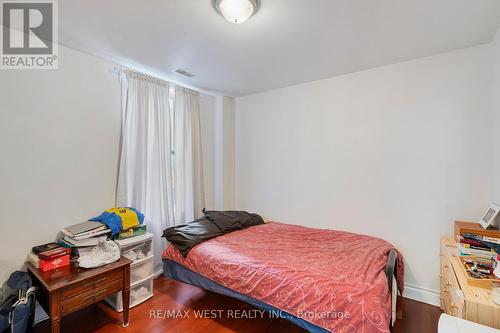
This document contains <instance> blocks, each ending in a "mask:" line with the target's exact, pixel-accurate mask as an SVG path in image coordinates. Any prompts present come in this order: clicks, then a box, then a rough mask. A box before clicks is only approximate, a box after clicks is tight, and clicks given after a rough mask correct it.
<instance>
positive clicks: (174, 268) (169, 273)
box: [163, 250, 398, 333]
mask: <svg viewBox="0 0 500 333" xmlns="http://www.w3.org/2000/svg"><path fill="white" fill-rule="evenodd" d="M397 267H398V255H397V252H396V250H391V251H390V252H389V257H388V259H387V265H386V268H385V274H386V277H387V286H388V287H389V294H390V297H391V304H392V306H391V312H392V316H391V319H392V320H391V322H390V323H389V325H390V328H389V329H390V331H391V332H393V326H394V322H395V320H396V304H397V296H398V290H397V284H396V282H395V281H397V274H398V273H397ZM163 275H164V276H165V277H167V278H170V279H174V280H177V281H180V282H183V283H187V284H190V285H193V286H196V287H200V288H202V289H205V290H208V291H211V292H214V293H218V294H222V295H226V296H229V297H232V298H236V299H239V300H241V301H243V302H246V303H248V304H251V305H253V306H255V307H257V308H259V309H262V310H266V311H269V312H271V313H280V314H281V316H282V317H281V318H284V319H287V320H289V321H291V322H293V323H294V324H296V325H298V326H300V327H302V328H305V329H306V330H308V331H309V332H313V333H328V331H327V330H325V329H324V328H321V327H319V326H316V325H314V324H312V323H310V322H308V321H306V320H304V319H301V318H298V317H296V316H294V315H292V314H289V313H287V312H285V311H282V310H280V309H277V308H275V307H273V306H271V305H269V304H266V303H263V302H261V301H259V300H257V299H254V298H252V297H249V296H247V295H243V294H241V293H238V292H236V291H234V290H232V289H229V288H226V287H224V286H222V285H220V284H218V283H216V282H214V281H212V280H210V279H208V278H206V277H204V276H202V275H200V274H198V273H196V272H193V271H191V270H190V269H188V268H186V267H184V266H183V265H181V264H179V263H177V262H175V261H172V260H169V259H163Z"/></svg>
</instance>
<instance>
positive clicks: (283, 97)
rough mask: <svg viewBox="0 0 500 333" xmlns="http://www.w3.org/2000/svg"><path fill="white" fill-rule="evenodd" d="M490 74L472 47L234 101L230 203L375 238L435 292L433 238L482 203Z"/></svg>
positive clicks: (486, 188) (486, 58)
mask: <svg viewBox="0 0 500 333" xmlns="http://www.w3.org/2000/svg"><path fill="white" fill-rule="evenodd" d="M491 75H492V73H491V47H490V46H480V47H475V48H470V49H465V50H460V51H456V52H453V53H447V54H443V55H438V56H434V57H429V58H423V59H419V60H415V61H410V62H405V63H400V64H395V65H391V66H386V67H381V68H377V69H373V70H367V71H363V72H359V73H354V74H350V75H345V76H341V77H335V78H331V79H327V80H322V81H316V82H311V83H306V84H301V85H297V86H293V87H288V88H284V89H279V90H274V91H270V92H265V93H261V94H256V95H251V96H247V97H242V98H238V99H237V100H236V206H237V207H238V208H241V209H246V210H249V211H255V212H259V213H261V214H263V215H265V216H266V217H269V218H272V219H275V220H279V221H283V222H288V223H295V224H302V225H306V226H311V227H321V228H328V229H339V230H348V231H354V232H358V233H364V234H369V235H373V236H377V237H381V238H384V239H386V240H388V241H390V242H391V243H393V244H394V245H395V246H396V247H397V248H398V249H400V251H401V252H402V254H403V256H404V257H405V260H406V274H405V279H406V283H407V285H409V286H413V287H417V288H423V289H422V290H423V291H424V292H425V291H426V290H431V291H437V290H439V276H438V271H439V267H438V265H439V241H440V236H441V235H450V234H451V233H452V222H453V220H455V219H478V218H479V217H480V215H481V213H482V212H483V211H484V210H485V209H486V207H487V206H488V205H489V203H490V200H491V196H490V190H491V187H490V186H491V185H490V179H491V174H492V173H491V170H492V169H491V168H492V162H493V157H492V155H493V154H492V153H491V150H490V149H491V148H492V142H491V136H490V135H491V133H490V132H489V131H487V130H485V128H488V124H489V111H488V108H489V103H490V100H489V99H488V91H489V90H488V89H489V85H490V84H491ZM410 289H411V288H410ZM431 294H432V297H434V300H435V299H436V296H437V294H436V293H431Z"/></svg>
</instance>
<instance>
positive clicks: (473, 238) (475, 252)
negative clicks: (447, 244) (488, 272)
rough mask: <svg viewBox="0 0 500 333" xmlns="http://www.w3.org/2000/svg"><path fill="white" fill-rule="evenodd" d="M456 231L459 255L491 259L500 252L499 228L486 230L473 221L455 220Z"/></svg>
mask: <svg viewBox="0 0 500 333" xmlns="http://www.w3.org/2000/svg"><path fill="white" fill-rule="evenodd" d="M477 225H478V226H479V224H477ZM455 231H456V240H457V248H458V252H459V255H461V256H474V257H478V258H481V259H488V260H491V259H496V258H497V254H500V235H499V234H498V230H488V229H487V230H485V229H482V228H481V227H480V226H479V227H477V226H476V225H475V224H473V223H465V222H455Z"/></svg>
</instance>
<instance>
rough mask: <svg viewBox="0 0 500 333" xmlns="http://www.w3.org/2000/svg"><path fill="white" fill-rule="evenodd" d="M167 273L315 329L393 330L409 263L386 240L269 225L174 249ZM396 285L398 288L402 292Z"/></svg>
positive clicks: (168, 254) (167, 254)
mask: <svg viewBox="0 0 500 333" xmlns="http://www.w3.org/2000/svg"><path fill="white" fill-rule="evenodd" d="M163 264H164V275H165V276H166V277H167V278H171V279H175V280H178V281H181V282H184V283H188V284H191V285H195V286H199V287H201V288H203V289H206V290H209V291H213V292H216V293H220V294H224V295H228V296H231V297H234V298H237V299H240V300H242V301H245V302H247V303H250V304H252V305H253V306H255V307H257V308H260V309H263V310H266V311H267V313H268V314H269V315H270V316H272V317H280V318H286V319H288V320H290V321H292V322H294V323H295V324H296V325H298V326H301V327H303V328H305V329H307V330H308V331H310V332H364V333H369V332H390V329H391V327H392V323H393V318H394V304H393V303H394V302H393V301H395V295H396V293H397V289H399V291H400V292H402V290H403V273H404V268H403V261H402V258H401V255H400V254H399V252H397V251H396V250H395V249H394V247H393V246H392V245H391V244H389V243H388V242H386V241H384V240H382V239H378V238H374V237H370V236H364V235H359V234H354V233H349V232H343V231H334V230H322V229H312V228H306V227H302V226H296V225H289V224H284V223H279V222H269V223H265V224H262V225H257V226H252V227H250V228H247V229H244V230H238V231H234V232H231V233H227V234H225V235H222V236H219V237H216V238H212V239H210V240H207V241H204V242H202V243H201V244H198V245H196V246H195V247H193V248H192V249H191V250H190V252H189V253H188V255H187V256H186V257H184V256H183V255H182V254H181V252H180V251H179V250H178V249H177V248H176V247H174V246H173V245H169V246H168V247H167V248H166V250H165V252H164V254H163ZM396 286H397V287H396Z"/></svg>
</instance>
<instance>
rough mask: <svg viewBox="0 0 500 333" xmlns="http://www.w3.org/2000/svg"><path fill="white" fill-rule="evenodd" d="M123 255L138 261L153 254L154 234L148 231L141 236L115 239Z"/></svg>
mask: <svg viewBox="0 0 500 333" xmlns="http://www.w3.org/2000/svg"><path fill="white" fill-rule="evenodd" d="M115 243H116V244H118V247H119V248H120V251H121V254H122V256H124V257H126V258H128V259H130V260H132V261H138V260H141V259H144V258H147V257H150V256H152V255H153V234H151V233H146V234H144V235H141V236H136V237H130V238H127V239H122V240H115Z"/></svg>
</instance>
